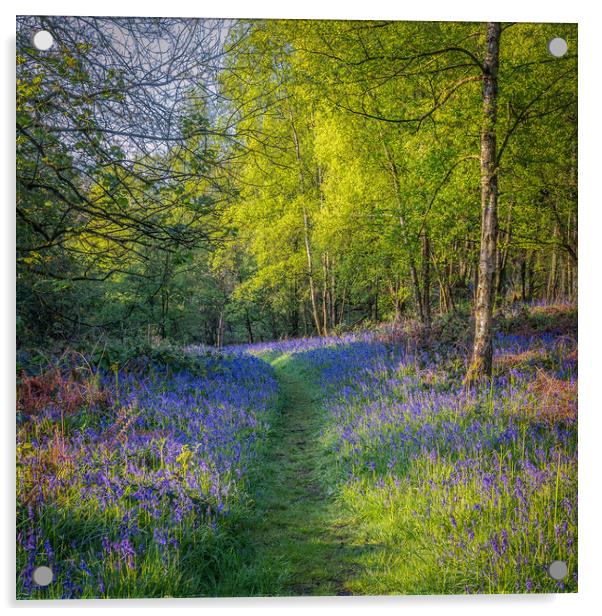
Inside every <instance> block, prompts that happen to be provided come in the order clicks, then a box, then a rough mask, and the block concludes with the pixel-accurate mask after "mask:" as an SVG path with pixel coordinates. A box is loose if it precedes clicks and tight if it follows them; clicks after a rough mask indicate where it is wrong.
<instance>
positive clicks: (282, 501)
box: [220, 355, 365, 596]
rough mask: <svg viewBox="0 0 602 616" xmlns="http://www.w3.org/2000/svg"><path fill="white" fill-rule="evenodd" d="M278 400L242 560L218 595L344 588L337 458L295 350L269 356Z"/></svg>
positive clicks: (346, 557) (349, 561)
mask: <svg viewBox="0 0 602 616" xmlns="http://www.w3.org/2000/svg"><path fill="white" fill-rule="evenodd" d="M271 360H272V365H273V366H274V368H275V369H276V373H277V376H278V380H279V383H280V408H279V413H278V414H277V417H276V419H275V421H274V423H273V425H272V428H271V433H270V437H269V441H268V447H267V449H266V451H265V452H264V456H263V457H262V460H261V462H260V463H259V464H257V469H258V470H257V471H256V475H255V477H254V478H253V480H252V484H253V486H254V488H253V500H254V514H253V516H252V518H250V519H249V520H247V523H246V524H244V525H243V527H241V529H240V530H241V533H243V536H242V537H241V539H242V540H243V541H244V543H245V544H246V545H247V546H249V551H248V552H247V553H246V554H245V555H244V560H245V561H246V562H243V563H241V565H242V566H241V569H240V571H239V572H238V573H237V574H236V577H233V579H231V580H230V581H228V582H226V583H225V584H224V586H223V588H221V589H220V594H224V595H232V594H234V595H239V596H240V595H278V596H286V595H347V594H351V591H350V588H349V580H350V579H351V578H352V577H353V575H354V574H355V569H356V562H357V557H358V555H359V554H360V553H361V552H363V551H364V549H365V548H363V547H362V546H361V545H359V544H356V543H355V542H354V541H353V538H352V537H351V535H350V534H349V529H348V526H347V525H346V523H345V522H343V520H342V515H343V511H342V509H341V508H340V505H339V502H338V500H337V498H336V494H335V491H334V490H333V488H332V486H333V485H334V483H333V479H334V477H333V475H332V473H333V469H334V467H335V461H334V458H333V456H332V454H331V453H330V452H329V451H328V449H327V448H326V446H325V444H324V441H323V439H322V438H321V436H320V432H321V428H322V426H323V421H324V418H323V410H322V408H321V405H320V390H319V388H318V386H317V385H316V384H315V382H314V379H315V375H314V374H312V373H311V372H310V371H309V370H308V367H307V364H306V363H305V362H304V361H303V359H301V358H294V357H290V356H288V355H280V356H278V357H272V358H271Z"/></svg>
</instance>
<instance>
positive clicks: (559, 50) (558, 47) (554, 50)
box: [548, 37, 569, 58]
mask: <svg viewBox="0 0 602 616" xmlns="http://www.w3.org/2000/svg"><path fill="white" fill-rule="evenodd" d="M568 48H569V46H568V45H567V43H566V41H565V40H564V39H563V38H559V37H557V38H553V39H552V40H551V41H550V42H549V43H548V51H549V52H550V53H551V54H552V55H553V56H555V57H556V58H562V56H564V54H566V52H567V49H568Z"/></svg>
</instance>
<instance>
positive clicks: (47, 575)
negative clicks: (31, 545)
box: [33, 566, 54, 586]
mask: <svg viewBox="0 0 602 616" xmlns="http://www.w3.org/2000/svg"><path fill="white" fill-rule="evenodd" d="M53 579H54V575H53V574H52V569H51V568H50V567H46V566H43V567H36V568H35V569H34V570H33V581H34V582H35V583H36V584H37V585H38V586H48V584H51V583H52V580H53Z"/></svg>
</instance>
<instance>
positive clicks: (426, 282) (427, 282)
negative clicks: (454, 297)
mask: <svg viewBox="0 0 602 616" xmlns="http://www.w3.org/2000/svg"><path fill="white" fill-rule="evenodd" d="M430 260H431V255H430V244H429V236H428V233H427V232H426V231H425V232H424V233H423V234H422V316H423V319H422V324H423V325H424V327H425V329H426V330H429V329H430V328H431V269H430Z"/></svg>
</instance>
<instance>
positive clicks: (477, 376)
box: [466, 22, 501, 384]
mask: <svg viewBox="0 0 602 616" xmlns="http://www.w3.org/2000/svg"><path fill="white" fill-rule="evenodd" d="M500 33H501V27H500V24H499V23H497V22H494V23H488V24H487V53H486V55H485V60H484V62H483V127H482V130H481V248H480V255H479V277H478V285H477V291H476V302H475V334H474V344H473V350H472V359H471V362H470V366H469V368H468V373H467V375H466V382H467V384H470V383H473V382H475V381H478V380H481V379H483V378H487V377H490V376H491V364H492V355H493V345H492V338H493V303H494V299H495V297H494V284H493V283H494V274H495V265H496V263H495V261H496V251H497V235H498V219H497V214H498V211H497V210H498V208H497V197H498V178H497V143H496V134H495V129H496V122H497V73H498V65H499V49H500Z"/></svg>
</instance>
